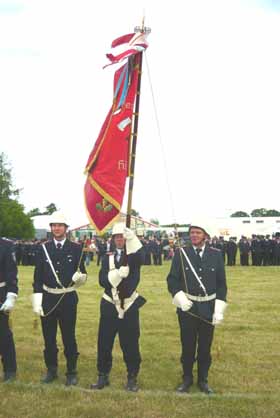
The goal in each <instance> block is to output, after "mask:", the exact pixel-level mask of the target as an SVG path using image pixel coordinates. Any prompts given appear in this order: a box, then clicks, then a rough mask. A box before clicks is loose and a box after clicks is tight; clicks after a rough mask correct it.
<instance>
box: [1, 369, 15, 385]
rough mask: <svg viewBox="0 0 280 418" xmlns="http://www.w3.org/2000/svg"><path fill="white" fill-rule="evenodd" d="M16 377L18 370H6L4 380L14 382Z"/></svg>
mask: <svg viewBox="0 0 280 418" xmlns="http://www.w3.org/2000/svg"><path fill="white" fill-rule="evenodd" d="M15 378H16V372H4V377H3V382H7V383H8V382H12V381H13V380H15Z"/></svg>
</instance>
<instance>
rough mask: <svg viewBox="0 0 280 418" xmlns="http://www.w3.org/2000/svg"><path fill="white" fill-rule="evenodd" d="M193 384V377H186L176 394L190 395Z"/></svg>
mask: <svg viewBox="0 0 280 418" xmlns="http://www.w3.org/2000/svg"><path fill="white" fill-rule="evenodd" d="M192 384H193V377H192V376H184V377H183V382H182V383H181V385H180V386H178V387H177V389H176V392H179V393H189V391H190V387H191V385H192Z"/></svg>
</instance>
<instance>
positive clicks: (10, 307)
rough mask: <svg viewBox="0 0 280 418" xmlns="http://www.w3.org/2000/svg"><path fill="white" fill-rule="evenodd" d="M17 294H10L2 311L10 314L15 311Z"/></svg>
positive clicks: (0, 309)
mask: <svg viewBox="0 0 280 418" xmlns="http://www.w3.org/2000/svg"><path fill="white" fill-rule="evenodd" d="M16 298H17V294H16V293H13V292H8V293H7V296H6V300H5V302H4V303H3V304H2V306H1V308H0V311H4V312H10V311H12V310H13V309H14V307H15V303H16Z"/></svg>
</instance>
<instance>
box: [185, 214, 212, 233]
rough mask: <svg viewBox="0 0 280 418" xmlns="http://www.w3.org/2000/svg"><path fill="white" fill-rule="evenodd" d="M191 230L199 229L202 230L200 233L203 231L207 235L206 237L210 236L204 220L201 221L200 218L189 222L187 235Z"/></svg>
mask: <svg viewBox="0 0 280 418" xmlns="http://www.w3.org/2000/svg"><path fill="white" fill-rule="evenodd" d="M191 228H199V229H202V231H204V232H205V234H207V235H208V237H210V236H211V233H210V228H209V225H208V222H206V220H205V219H202V218H199V219H194V220H193V222H191V224H190V226H189V233H190V230H191Z"/></svg>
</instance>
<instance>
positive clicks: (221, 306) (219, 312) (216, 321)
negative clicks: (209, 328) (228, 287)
mask: <svg viewBox="0 0 280 418" xmlns="http://www.w3.org/2000/svg"><path fill="white" fill-rule="evenodd" d="M226 307H227V303H226V302H225V301H223V300H220V299H216V300H215V310H214V314H213V318H212V324H213V325H220V324H221V323H222V322H223V319H224V312H225V310H226Z"/></svg>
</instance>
